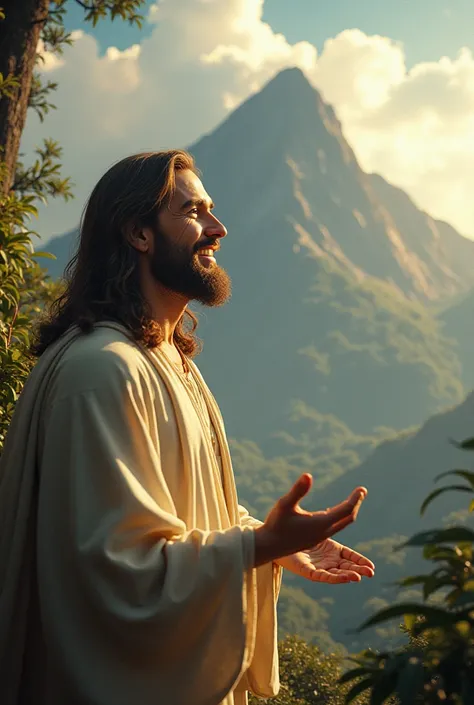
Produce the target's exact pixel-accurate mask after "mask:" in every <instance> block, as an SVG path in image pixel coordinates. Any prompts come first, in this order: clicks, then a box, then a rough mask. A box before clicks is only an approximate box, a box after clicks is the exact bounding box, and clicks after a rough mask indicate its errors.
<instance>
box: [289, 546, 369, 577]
mask: <svg viewBox="0 0 474 705" xmlns="http://www.w3.org/2000/svg"><path fill="white" fill-rule="evenodd" d="M276 562H277V563H278V564H279V565H281V566H282V567H283V568H285V569H286V570H289V571H291V572H292V573H296V575H300V576H301V577H303V578H306V579H307V580H312V581H314V582H320V583H349V582H359V581H360V580H361V579H362V577H363V576H364V577H367V578H371V577H372V576H373V575H374V570H375V566H374V564H373V563H372V561H371V560H369V559H368V558H366V557H365V556H363V555H362V554H361V553H357V551H353V550H352V548H348V547H347V546H344V545H343V544H341V543H338V542H337V541H334V539H326V540H325V541H322V542H321V543H319V544H318V545H317V546H315V547H314V548H311V549H309V550H307V551H300V552H299V553H293V554H292V555H290V556H285V558H280V559H279V560H277V561H276Z"/></svg>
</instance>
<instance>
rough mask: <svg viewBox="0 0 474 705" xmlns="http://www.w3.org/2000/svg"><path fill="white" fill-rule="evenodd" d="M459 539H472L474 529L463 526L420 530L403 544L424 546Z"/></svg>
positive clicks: (452, 541)
mask: <svg viewBox="0 0 474 705" xmlns="http://www.w3.org/2000/svg"><path fill="white" fill-rule="evenodd" d="M459 541H474V531H471V529H467V528H466V527H464V526H453V527H450V528H448V529H432V530H431V531H421V532H420V533H419V534H415V535H414V536H412V537H411V538H409V539H408V541H406V542H405V543H404V544H403V546H424V545H425V544H430V543H454V542H459Z"/></svg>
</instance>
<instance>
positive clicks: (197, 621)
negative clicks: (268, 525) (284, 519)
mask: <svg viewBox="0 0 474 705" xmlns="http://www.w3.org/2000/svg"><path fill="white" fill-rule="evenodd" d="M190 368H191V373H192V375H193V377H194V380H195V381H196V383H197V384H198V385H199V388H200V391H201V393H202V395H203V397H204V399H205V402H206V406H207V408H208V411H209V415H210V418H211V421H212V424H213V426H214V429H215V432H216V435H217V439H218V442H219V450H220V455H221V463H220V466H219V463H218V462H217V460H216V455H215V453H214V450H213V448H212V445H211V442H210V439H209V434H208V432H207V433H206V429H205V428H204V424H203V423H202V417H200V416H199V414H198V412H197V409H196V407H195V405H194V404H193V402H192V399H191V397H190V396H189V394H188V393H187V391H186V388H185V385H184V384H183V382H182V381H181V380H180V378H179V374H178V373H177V372H176V370H175V369H174V368H173V366H172V365H171V364H170V362H169V361H168V360H167V358H166V357H165V356H164V355H163V353H162V352H161V351H160V350H159V349H155V350H147V349H145V348H144V347H142V346H140V345H139V344H137V343H136V342H135V341H133V340H132V339H131V337H130V336H129V334H128V332H127V330H126V329H125V328H123V327H122V326H120V325H118V324H116V323H107V322H105V323H102V324H99V325H97V326H96V327H95V329H94V331H93V332H92V333H90V334H87V335H85V334H82V333H80V331H79V330H78V329H77V328H72V329H70V330H69V331H67V333H66V334H64V335H63V336H62V337H61V338H60V339H59V340H58V341H57V342H56V343H54V344H52V345H51V346H50V347H49V348H48V349H47V351H46V352H45V353H44V354H43V356H42V357H41V358H40V360H39V361H38V363H37V364H36V366H35V368H34V369H33V371H32V373H31V375H30V377H29V379H28V381H27V383H26V385H25V387H24V390H23V392H22V394H21V396H20V399H19V401H18V403H17V407H16V410H15V414H14V417H13V420H12V423H11V426H10V430H9V433H8V435H7V439H6V443H5V446H4V450H3V453H2V456H1V458H0V702H1V703H2V705H219V704H222V705H242V704H243V703H246V702H247V690H251V691H252V692H254V693H255V694H256V695H260V696H262V697H271V696H273V695H275V694H276V693H277V692H278V689H279V678H278V655H277V628H276V602H277V598H278V592H279V588H280V581H281V569H280V568H279V567H278V566H276V565H275V564H267V565H264V566H261V567H259V568H257V569H256V568H254V567H253V561H254V528H255V527H256V526H257V525H258V524H259V523H260V522H258V521H257V520H255V519H252V517H250V516H249V514H248V513H247V511H246V510H245V509H244V508H243V507H241V506H240V505H239V504H238V501H237V493H236V488H235V483H234V476H233V472H232V466H231V459H230V454H229V448H228V444H227V440H226V436H225V429H224V424H223V421H222V417H221V415H220V412H219V409H218V406H217V404H216V402H215V400H214V398H213V396H212V394H211V392H210V391H209V389H208V387H207V386H206V384H205V383H204V380H203V379H202V377H201V375H200V373H199V371H198V369H197V367H196V365H195V364H194V363H192V362H190Z"/></svg>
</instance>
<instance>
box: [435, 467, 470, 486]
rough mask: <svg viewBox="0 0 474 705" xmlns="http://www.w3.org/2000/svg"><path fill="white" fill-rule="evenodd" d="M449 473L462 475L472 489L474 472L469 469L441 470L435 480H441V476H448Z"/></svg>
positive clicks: (457, 475)
mask: <svg viewBox="0 0 474 705" xmlns="http://www.w3.org/2000/svg"><path fill="white" fill-rule="evenodd" d="M450 475H454V476H456V477H463V478H464V479H465V480H467V481H468V482H469V484H470V485H471V487H472V488H473V489H474V472H470V471H469V470H448V472H442V473H441V474H440V475H437V476H436V478H435V481H436V482H437V481H438V480H441V478H443V477H449V476H450Z"/></svg>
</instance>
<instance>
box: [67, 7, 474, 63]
mask: <svg viewBox="0 0 474 705" xmlns="http://www.w3.org/2000/svg"><path fill="white" fill-rule="evenodd" d="M176 2H179V0H176ZM151 4H152V2H151V1H150V0H149V1H148V3H147V5H148V6H150V5H151ZM83 14H84V13H83V10H82V8H80V7H79V6H78V5H76V4H75V3H71V4H70V10H69V13H68V18H67V27H68V28H69V29H71V30H73V29H78V28H83V29H86V31H87V32H88V33H89V34H93V35H94V36H95V37H96V38H97V39H98V41H99V43H100V46H101V49H102V50H103V51H104V50H105V49H106V48H107V47H108V46H110V45H111V44H113V45H114V46H116V47H117V48H119V49H125V48H126V47H128V46H130V45H131V44H134V43H136V42H137V43H138V42H140V41H141V40H143V38H144V37H145V36H147V35H149V34H150V33H151V31H152V27H151V26H150V25H147V24H145V27H144V29H143V31H142V32H140V31H139V30H137V29H134V28H131V27H129V26H127V25H125V24H124V23H123V22H120V21H116V22H115V23H114V24H113V25H111V24H110V23H109V22H102V23H100V24H99V25H98V26H97V27H96V28H95V29H92V28H91V27H90V25H86V24H85V23H84V22H83V20H82V18H83ZM144 14H145V13H144ZM263 19H264V20H265V21H266V22H268V23H269V24H270V25H271V26H272V28H273V30H274V31H275V32H282V33H283V34H284V35H285V36H286V38H287V39H288V41H289V42H291V43H294V42H297V41H301V40H307V41H309V42H311V43H312V44H315V45H316V47H317V48H318V50H319V51H321V49H322V47H323V44H324V41H325V40H326V39H327V38H328V37H334V36H336V35H337V34H339V32H342V31H343V30H345V29H351V28H354V27H356V28H358V29H361V30H362V31H363V32H365V33H366V34H382V35H385V36H388V37H390V38H391V39H395V40H398V41H401V42H403V44H404V47H405V53H406V60H407V66H408V67H409V68H410V67H411V66H413V65H414V64H416V63H419V62H422V61H436V60H438V59H439V58H440V57H441V56H444V55H446V56H450V57H455V56H456V54H457V52H458V51H459V48H460V47H461V46H465V47H469V48H471V49H472V50H473V51H474V1H473V0H324V1H323V0H265V4H264V14H263Z"/></svg>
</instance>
